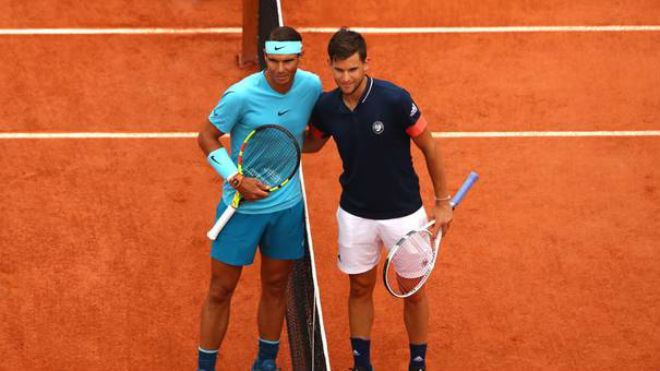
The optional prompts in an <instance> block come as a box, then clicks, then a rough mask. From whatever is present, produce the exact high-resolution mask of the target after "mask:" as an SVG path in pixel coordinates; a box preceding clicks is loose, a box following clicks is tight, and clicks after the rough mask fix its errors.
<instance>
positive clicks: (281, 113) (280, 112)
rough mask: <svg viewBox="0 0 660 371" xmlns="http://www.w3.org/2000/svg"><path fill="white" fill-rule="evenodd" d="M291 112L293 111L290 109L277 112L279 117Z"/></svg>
mask: <svg viewBox="0 0 660 371" xmlns="http://www.w3.org/2000/svg"><path fill="white" fill-rule="evenodd" d="M289 111H291V110H290V109H285V110H284V111H277V115H278V116H282V115H284V114H285V113H287V112H289Z"/></svg>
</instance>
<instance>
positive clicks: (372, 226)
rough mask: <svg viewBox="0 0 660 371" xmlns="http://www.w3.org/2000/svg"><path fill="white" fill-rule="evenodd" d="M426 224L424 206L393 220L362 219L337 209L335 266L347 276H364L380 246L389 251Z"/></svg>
mask: <svg viewBox="0 0 660 371" xmlns="http://www.w3.org/2000/svg"><path fill="white" fill-rule="evenodd" d="M426 222H427V217H426V212H425V211H424V207H421V208H420V209H419V210H417V211H415V212H414V213H412V214H410V215H408V216H404V217H400V218H393V219H366V218H361V217H359V216H355V215H353V214H349V213H348V212H347V211H345V210H344V209H342V208H341V207H339V208H338V209H337V224H338V226H339V255H338V259H337V266H338V267H339V269H340V270H341V271H342V272H344V273H347V274H358V273H364V272H367V271H369V270H371V269H372V268H373V267H375V266H376V265H377V264H378V261H379V260H380V251H381V246H384V247H385V249H386V250H387V251H389V249H390V248H392V246H394V244H395V243H397V241H399V239H400V238H401V237H403V236H404V235H405V234H406V233H408V232H410V231H411V230H413V229H417V228H420V227H422V226H423V225H424V224H426Z"/></svg>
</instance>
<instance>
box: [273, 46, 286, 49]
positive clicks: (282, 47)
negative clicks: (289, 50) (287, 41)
mask: <svg viewBox="0 0 660 371" xmlns="http://www.w3.org/2000/svg"><path fill="white" fill-rule="evenodd" d="M284 48H286V46H276V47H275V50H280V49H284Z"/></svg>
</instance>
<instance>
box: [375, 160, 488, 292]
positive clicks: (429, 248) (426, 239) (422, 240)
mask: <svg viewBox="0 0 660 371" xmlns="http://www.w3.org/2000/svg"><path fill="white" fill-rule="evenodd" d="M477 179H479V175H478V174H477V173H475V172H474V171H473V172H471V173H470V175H469V176H468V177H467V179H466V180H465V181H464V182H463V185H461V188H459V190H458V192H456V195H455V196H454V197H453V198H452V199H451V201H449V203H450V204H451V207H452V209H453V208H456V206H458V204H460V203H461V201H463V197H465V194H466V193H467V192H468V191H469V190H470V188H471V187H472V186H473V185H474V183H475V182H476V181H477ZM433 224H435V220H432V221H430V222H429V223H427V224H426V225H424V226H422V227H421V228H420V229H416V230H412V231H410V232H408V233H406V235H405V236H403V237H401V239H399V241H397V243H396V244H394V246H393V247H392V248H391V249H390V251H389V253H388V254H387V259H386V260H385V268H384V269H383V281H384V282H385V287H386V288H387V291H389V292H390V294H392V295H394V296H396V297H397V298H407V297H409V296H411V295H413V294H414V293H416V292H417V291H419V289H421V288H422V286H423V285H424V283H425V282H426V281H427V280H428V279H429V277H430V276H431V272H432V271H433V266H434V265H435V262H436V260H437V258H438V254H439V253H440V241H441V240H442V233H441V232H439V233H438V235H437V237H436V238H435V240H434V241H431V237H432V234H431V232H430V231H429V228H430V227H431V226H433Z"/></svg>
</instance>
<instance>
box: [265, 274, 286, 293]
mask: <svg viewBox="0 0 660 371" xmlns="http://www.w3.org/2000/svg"><path fill="white" fill-rule="evenodd" d="M288 283H289V275H288V274H276V275H270V276H269V277H261V285H262V291H263V293H264V294H266V295H269V296H274V297H284V296H285V295H286V288H287V285H288Z"/></svg>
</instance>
